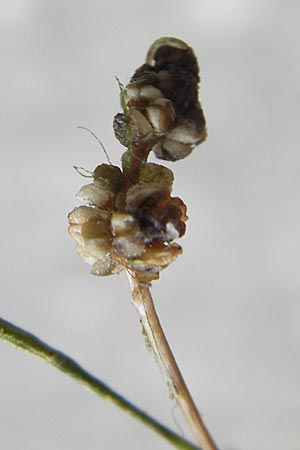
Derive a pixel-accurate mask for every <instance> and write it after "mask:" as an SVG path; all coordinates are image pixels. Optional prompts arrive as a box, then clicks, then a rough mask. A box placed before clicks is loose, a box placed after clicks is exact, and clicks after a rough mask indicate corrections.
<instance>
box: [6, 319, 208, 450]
mask: <svg viewBox="0 0 300 450" xmlns="http://www.w3.org/2000/svg"><path fill="white" fill-rule="evenodd" d="M0 339H2V340H3V341H6V342H7V343H9V344H11V345H13V346H14V347H17V348H18V349H20V350H23V351H25V352H28V353H31V354H33V355H35V356H38V357H39V358H41V359H43V360H44V361H46V362H47V363H49V364H51V365H52V366H54V367H55V368H56V369H58V370H60V371H62V372H63V373H64V374H66V375H68V376H70V377H71V378H73V379H74V380H75V381H77V382H78V383H80V384H82V385H83V386H85V387H86V388H88V389H89V390H90V391H92V392H94V393H95V394H97V395H99V396H100V397H102V398H104V399H106V400H110V401H111V402H112V403H114V404H115V405H116V406H118V407H119V408H121V409H122V410H123V411H125V412H127V413H128V414H131V415H132V416H133V417H134V418H135V419H137V420H139V421H140V422H142V423H143V424H144V425H147V426H148V427H150V428H151V429H152V430H153V431H155V432H156V433H158V434H159V435H160V436H162V437H164V438H165V439H166V440H167V441H168V442H169V443H170V444H172V445H174V446H175V447H176V448H178V449H184V450H201V449H199V448H198V447H196V446H194V445H193V444H191V443H189V442H187V441H186V440H184V439H183V438H181V437H180V436H178V435H177V434H176V433H174V432H173V431H171V430H170V429H168V428H167V427H165V426H164V425H162V424H161V423H159V422H158V421H157V420H155V419H153V418H152V417H151V416H149V415H148V414H147V413H145V412H144V411H142V410H141V409H140V408H138V407H137V406H135V405H133V404H132V403H131V402H129V401H128V400H126V399H125V398H124V397H122V396H121V395H120V394H117V393H116V392H115V391H113V390H112V389H111V388H110V387H109V386H108V385H106V384H105V383H103V381H101V380H99V379H98V378H96V377H94V376H93V375H91V374H89V373H88V372H87V371H86V370H85V369H83V368H82V367H81V366H80V365H79V364H78V363H77V362H75V361H74V360H73V359H71V358H70V357H69V356H67V355H65V354H64V353H62V352H60V351H59V350H56V349H54V348H53V347H50V346H49V345H48V344H46V343H45V342H43V341H41V340H40V339H38V338H37V337H36V336H34V335H33V334H31V333H29V332H27V331H25V330H23V329H22V328H19V327H17V326H15V325H13V324H12V323H10V322H7V321H6V320H4V319H2V318H1V317H0Z"/></svg>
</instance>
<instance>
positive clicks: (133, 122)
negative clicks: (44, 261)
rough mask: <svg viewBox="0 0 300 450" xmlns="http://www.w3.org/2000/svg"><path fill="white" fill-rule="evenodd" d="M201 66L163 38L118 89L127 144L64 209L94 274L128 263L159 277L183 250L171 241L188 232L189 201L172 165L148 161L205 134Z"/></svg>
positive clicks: (136, 271) (182, 152)
mask: <svg viewBox="0 0 300 450" xmlns="http://www.w3.org/2000/svg"><path fill="white" fill-rule="evenodd" d="M198 83H199V69H198V64H197V60H196V58H195V55H194V53H193V50H192V49H191V48H190V47H189V46H188V45H187V44H185V43H184V42H182V41H180V40H178V39H174V38H161V39H159V40H157V41H156V42H155V43H154V44H153V45H152V47H151V48H150V50H149V52H148V56H147V60H146V63H145V64H144V65H142V66H141V67H140V68H139V69H137V71H136V72H135V74H134V75H133V77H132V79H131V81H130V83H129V84H128V85H127V86H126V88H122V89H121V101H122V105H123V113H119V114H117V115H116V116H115V118H114V131H115V134H116V136H117V138H118V139H119V141H120V142H121V143H122V144H123V145H124V146H125V147H127V149H128V150H127V151H126V152H125V153H124V154H123V156H122V170H121V169H120V168H119V167H116V166H113V165H108V164H101V165H100V166H97V167H96V169H95V171H94V172H93V180H92V182H91V183H90V184H88V185H86V186H83V187H82V188H81V189H80V191H79V193H78V194H77V199H78V200H79V202H80V203H81V204H82V206H79V207H77V208H75V209H74V210H73V211H72V212H71V213H70V214H69V217H68V218H69V233H70V235H71V236H72V237H73V238H74V239H75V240H76V242H77V251H78V253H79V255H80V256H81V257H82V258H83V259H84V260H85V261H86V262H88V263H89V264H90V265H91V266H92V269H91V273H93V274H95V275H111V274H115V273H119V272H121V271H122V270H124V269H126V270H128V271H130V272H131V273H132V274H133V275H134V276H135V277H136V279H137V281H138V282H140V283H142V282H143V283H149V282H151V281H152V280H155V279H157V278H159V273H160V271H161V270H162V269H164V268H165V267H167V266H168V265H169V264H171V262H173V261H174V260H175V259H176V258H177V256H178V255H180V254H181V253H182V249H181V247H180V246H179V245H178V244H176V243H174V242H173V241H174V240H176V239H177V238H179V237H181V236H182V235H183V234H184V233H185V222H186V220H187V215H186V206H185V204H184V203H183V201H182V200H181V199H180V198H178V197H172V196H171V192H172V185H173V180H174V176H173V172H172V171H171V170H170V169H168V168H166V167H163V166H161V165H158V164H154V163H147V162H146V160H147V156H148V154H149V152H150V151H151V150H153V151H154V152H155V154H156V156H157V157H159V158H162V159H168V160H172V161H175V160H177V159H181V158H184V157H185V156H187V155H188V154H189V153H190V152H191V151H192V149H193V148H194V146H195V145H196V144H198V143H200V142H202V141H203V140H204V139H205V137H206V128H205V119H204V115H203V111H202V109H201V106H200V104H199V102H198V95H197V93H198Z"/></svg>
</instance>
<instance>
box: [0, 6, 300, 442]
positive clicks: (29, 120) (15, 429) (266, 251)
mask: <svg viewBox="0 0 300 450" xmlns="http://www.w3.org/2000/svg"><path fill="white" fill-rule="evenodd" d="M299 12H300V3H299V2H297V1H289V0H287V1H285V2H283V1H261V0H225V1H213V0H203V1H202V0H190V1H184V2H182V1H179V0H164V1H162V0H152V1H151V2H142V1H138V0H127V1H124V2H119V3H116V2H108V1H100V0H97V1H92V0H88V1H83V0H79V1H76V2H72V1H71V0H69V1H67V0H61V1H58V0H52V1H51V2H50V1H45V0H1V1H0V33H1V41H0V46H1V72H0V80H1V83H0V89H1V94H0V98H1V106H0V109H1V119H0V127H1V133H0V139H1V175H0V183H1V189H0V195H1V221H0V228H1V236H2V241H1V253H0V265H1V291H2V295H1V310H0V314H1V315H2V316H3V317H4V318H6V319H8V320H10V321H12V322H15V323H16V324H18V325H19V326H22V327H24V328H26V329H28V330H31V332H33V333H35V334H37V335H38V336H40V337H41V338H42V339H44V340H46V341H47V342H48V343H50V344H51V345H53V346H55V347H58V348H59V349H61V350H62V351H65V352H66V353H68V354H70V355H71V356H72V357H74V358H75V359H76V360H77V361H79V362H80V363H81V364H82V365H83V366H84V367H86V368H87V369H89V370H90V371H91V372H92V373H94V374H95V375H97V376H100V377H101V378H102V379H104V380H105V381H106V382H108V383H109V384H110V385H111V386H112V387H114V388H116V389H117V390H118V391H119V392H120V393H123V394H124V395H126V396H127V397H128V398H129V399H130V400H132V401H133V402H135V403H137V404H138V405H139V406H140V407H142V408H144V409H145V410H147V411H148V412H149V413H151V414H153V415H154V416H155V417H156V418H158V419H159V420H161V421H162V422H164V423H166V424H168V425H169V426H170V427H172V428H173V429H175V430H176V431H177V432H179V433H181V432H183V433H184V435H185V436H186V437H190V434H189V431H188V430H187V429H186V427H185V424H184V420H183V419H182V418H181V414H180V411H179V410H178V408H176V407H175V408H174V407H173V406H172V403H171V402H170V401H169V399H168V393H167V392H166V389H165V386H164V383H163V381H162V379H161V376H160V373H159V370H158V369H157V367H156V366H155V364H154V362H153V360H152V358H151V356H150V355H149V354H148V352H147V351H146V349H145V345H144V341H143V337H142V335H141V329H140V324H139V322H138V318H137V315H136V312H135V310H134V308H133V307H132V305H131V303H130V296H129V289H128V286H127V280H126V276H125V275H124V274H122V275H120V276H118V277H110V278H105V279H101V278H96V277H93V276H91V275H89V267H88V266H87V265H86V264H84V263H83V261H81V259H80V258H79V257H78V256H77V255H76V253H75V250H74V247H75V245H74V242H73V241H72V240H71V238H69V236H68V234H67V219H66V217H67V214H68V212H69V211H70V210H71V209H73V207H74V206H75V205H76V200H75V198H74V195H75V193H76V192H77V191H78V190H79V188H80V187H81V186H82V185H83V184H85V180H84V179H83V178H81V177H80V176H79V175H78V174H77V173H76V172H75V171H74V170H73V168H72V165H73V164H75V165H80V166H84V167H85V168H87V169H91V170H93V169H94V167H95V166H96V165H97V164H99V163H101V162H105V157H104V154H103V152H102V150H101V148H100V147H99V146H98V144H97V142H96V141H95V140H93V139H92V138H91V136H89V135H88V134H87V133H85V132H84V131H82V130H77V129H76V126H77V125H84V126H88V127H90V128H91V129H92V130H93V131H94V132H95V133H96V134H97V135H98V136H99V137H100V138H101V139H102V141H103V142H104V144H105V146H106V148H107V150H108V152H109V154H110V157H111V159H112V161H113V163H114V164H119V161H120V156H121V153H122V151H123V149H122V147H121V146H120V145H119V143H118V142H117V141H116V139H115V138H114V136H113V132H112V118H113V116H114V114H115V113H116V112H118V111H120V106H119V90H118V86H117V83H116V80H115V76H118V77H119V78H120V80H121V81H122V82H124V83H126V82H128V81H129V78H130V76H131V75H132V73H133V71H134V70H135V69H136V68H137V67H138V66H139V65H140V64H142V63H143V61H144V58H145V55H146V51H147V50H148V47H149V46H150V45H151V43H152V42H153V41H154V40H155V39H156V38H158V37H160V36H163V35H173V36H177V37H180V38H182V39H184V40H185V41H187V42H188V43H189V44H190V45H191V46H192V47H193V48H194V50H195V52H196V54H197V55H198V57H199V61H200V66H201V75H202V82H201V100H202V103H203V107H204V110H205V113H206V117H207V122H208V130H209V138H208V140H207V142H205V143H204V144H203V145H201V146H200V147H199V148H198V149H196V150H195V151H194V153H193V154H192V155H191V156H190V157H189V158H188V159H186V160H183V161H179V162H177V163H175V164H174V165H172V164H169V166H170V167H172V168H174V171H175V176H176V181H175V194H176V195H179V196H180V197H182V198H183V199H184V200H185V202H186V203H187V205H188V214H189V217H190V220H189V222H188V230H187V235H186V237H185V238H184V239H183V240H182V241H181V244H182V245H183V246H184V250H185V252H184V255H183V256H182V257H181V258H179V259H178V260H177V261H176V262H175V263H174V264H173V265H172V266H171V267H170V268H169V269H167V270H166V271H165V272H163V273H162V276H161V280H160V281H159V282H155V283H154V285H153V294H154V297H155V300H156V305H157V309H158V312H159V315H160V318H161V321H162V323H163V325H164V327H165V330H166V333H167V335H168V338H169V340H170V343H171V346H172V348H173V350H174V352H175V354H176V356H177V358H178V362H179V365H180V367H181V369H182V372H183V374H184V376H185V378H186V381H187V383H188V385H189V386H190V389H191V391H192V393H193V395H194V397H195V400H196V402H197V404H198V406H199V409H200V411H201V413H202V414H203V416H204V419H205V420H206V423H207V425H208V427H209V429H210V430H211V432H212V434H213V436H214V437H215V439H216V441H217V442H218V443H219V446H220V449H221V450H299V448H300V395H299V394H300V381H299V379H300V327H299V325H300V304H299V300H300V295H299V293H300V277H299V269H300V235H299V222H300V205H299V193H300V177H299V171H300V152H299V142H300V139H299V137H300V133H299V108H300V78H299V76H300V59H299V50H300V44H299V42H300V39H299V26H300V19H299ZM0 352H1V363H0V369H1V370H0V434H1V445H2V447H3V448H5V449H6V450H16V449H22V450H40V449H43V450H50V449H51V450H52V449H53V450H69V449H72V450H79V449H80V450H81V449H88V450H94V449H95V450H96V449H97V450H98V449H107V450H110V449H112V450H119V449H121V450H123V449H124V450H127V449H131V450H140V449H143V450H152V449H156V450H163V449H167V448H170V447H169V444H167V443H166V442H164V441H162V440H161V439H160V438H158V437H157V436H156V435H154V434H153V433H152V432H150V431H149V430H148V429H146V428H144V427H143V426H142V425H140V424H139V423H137V422H135V421H134V420H133V419H132V418H130V417H127V416H126V415H124V414H123V413H122V412H120V411H118V410H117V409H115V408H114V407H112V406H111V405H110V404H107V403H106V402H104V401H102V400H100V399H99V398H97V397H95V396H93V395H92V394H90V393H89V392H88V391H86V390H84V389H83V388H82V387H81V386H79V385H77V384H76V383H74V382H73V381H71V380H69V379H67V378H66V377H65V376H63V375H62V374H61V373H58V372H56V371H55V370H54V369H52V368H50V367H48V366H47V365H46V364H45V363H44V362H42V361H39V360H37V359H35V358H33V357H31V356H29V355H27V354H23V353H22V352H20V351H18V350H15V349H13V348H11V347H9V346H8V345H7V344H4V343H2V342H0ZM179 427H180V428H179ZM181 430H182V431H181Z"/></svg>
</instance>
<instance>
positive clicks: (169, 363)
mask: <svg viewBox="0 0 300 450" xmlns="http://www.w3.org/2000/svg"><path fill="white" fill-rule="evenodd" d="M129 282H130V286H131V291H132V301H133V304H134V306H135V307H136V309H137V311H138V314H139V317H140V320H141V323H142V327H143V331H144V334H145V336H146V342H147V346H148V347H149V349H150V351H151V352H152V353H153V355H154V357H155V359H156V361H157V363H158V366H159V368H160V370H161V372H162V374H163V376H164V378H165V381H166V384H167V386H168V388H169V391H170V394H171V396H172V397H173V398H174V399H175V400H176V401H177V402H178V405H179V407H180V408H181V411H182V413H183V415H184V416H185V418H186V420H187V422H188V424H189V426H190V428H191V429H192V431H193V433H194V435H195V437H196V439H197V441H198V442H199V444H200V445H201V447H202V449H203V450H218V449H217V446H216V444H215V443H214V441H213V439H212V437H211V435H210V434H209V432H208V430H207V428H206V426H205V424H204V422H203V420H202V419H201V416H200V414H199V411H198V409H197V407H196V405H195V403H194V401H193V399H192V397H191V394H190V392H189V390H188V388H187V386H186V384H185V381H184V379H183V377H182V375H181V372H180V370H179V368H178V365H177V363H176V360H175V358H174V355H173V353H172V350H171V348H170V346H169V344H168V341H167V339H166V336H165V334H164V332H163V329H162V326H161V324H160V321H159V318H158V316H157V313H156V310H155V307H154V303H153V299H152V296H151V293H150V289H149V286H146V285H142V284H139V283H138V282H137V281H136V280H135V279H134V277H132V276H131V275H129Z"/></svg>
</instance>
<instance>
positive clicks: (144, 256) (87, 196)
mask: <svg viewBox="0 0 300 450" xmlns="http://www.w3.org/2000/svg"><path fill="white" fill-rule="evenodd" d="M120 179H121V171H120V169H119V168H118V167H115V166H108V165H106V164H102V165H101V166H98V167H97V168H96V170H95V171H94V181H93V182H92V183H91V184H88V185H86V186H83V187H82V188H81V189H80V191H79V193H78V194H77V198H78V200H79V201H80V202H81V203H82V206H79V207H77V208H75V209H74V210H73V211H72V212H71V213H70V214H69V217H68V219H69V224H70V226H69V233H70V235H71V236H72V237H73V238H74V239H75V241H76V242H77V251H78V253H79V255H80V256H81V257H82V258H83V259H84V261H86V262H87V263H89V264H90V265H92V270H91V273H93V274H94V275H111V274H115V273H119V272H121V271H122V270H123V269H127V270H130V271H132V272H134V273H135V274H136V277H137V278H138V280H139V281H140V282H150V281H152V280H154V279H157V278H158V277H159V272H160V271H161V270H162V269H163V268H165V267H167V266H168V265H169V264H170V263H171V262H172V261H174V259H176V257H177V256H178V255H179V254H181V253H182V249H181V247H180V246H179V245H177V244H173V243H172V241H173V240H175V239H176V238H178V237H180V236H182V235H183V234H184V232H185V221H186V220H187V216H186V206H185V205H184V203H183V202H182V200H180V199H179V198H174V197H171V195H170V193H171V189H172V181H173V174H172V172H171V171H170V170H169V169H167V168H166V167H163V166H160V165H158V164H153V163H144V164H143V167H142V170H141V175H140V180H139V183H137V184H135V185H133V186H132V187H131V188H130V189H129V190H128V192H127V195H126V208H125V211H124V212H119V211H117V210H116V209H115V206H114V201H115V200H114V199H115V198H116V195H117V189H118V186H119V183H120Z"/></svg>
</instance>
